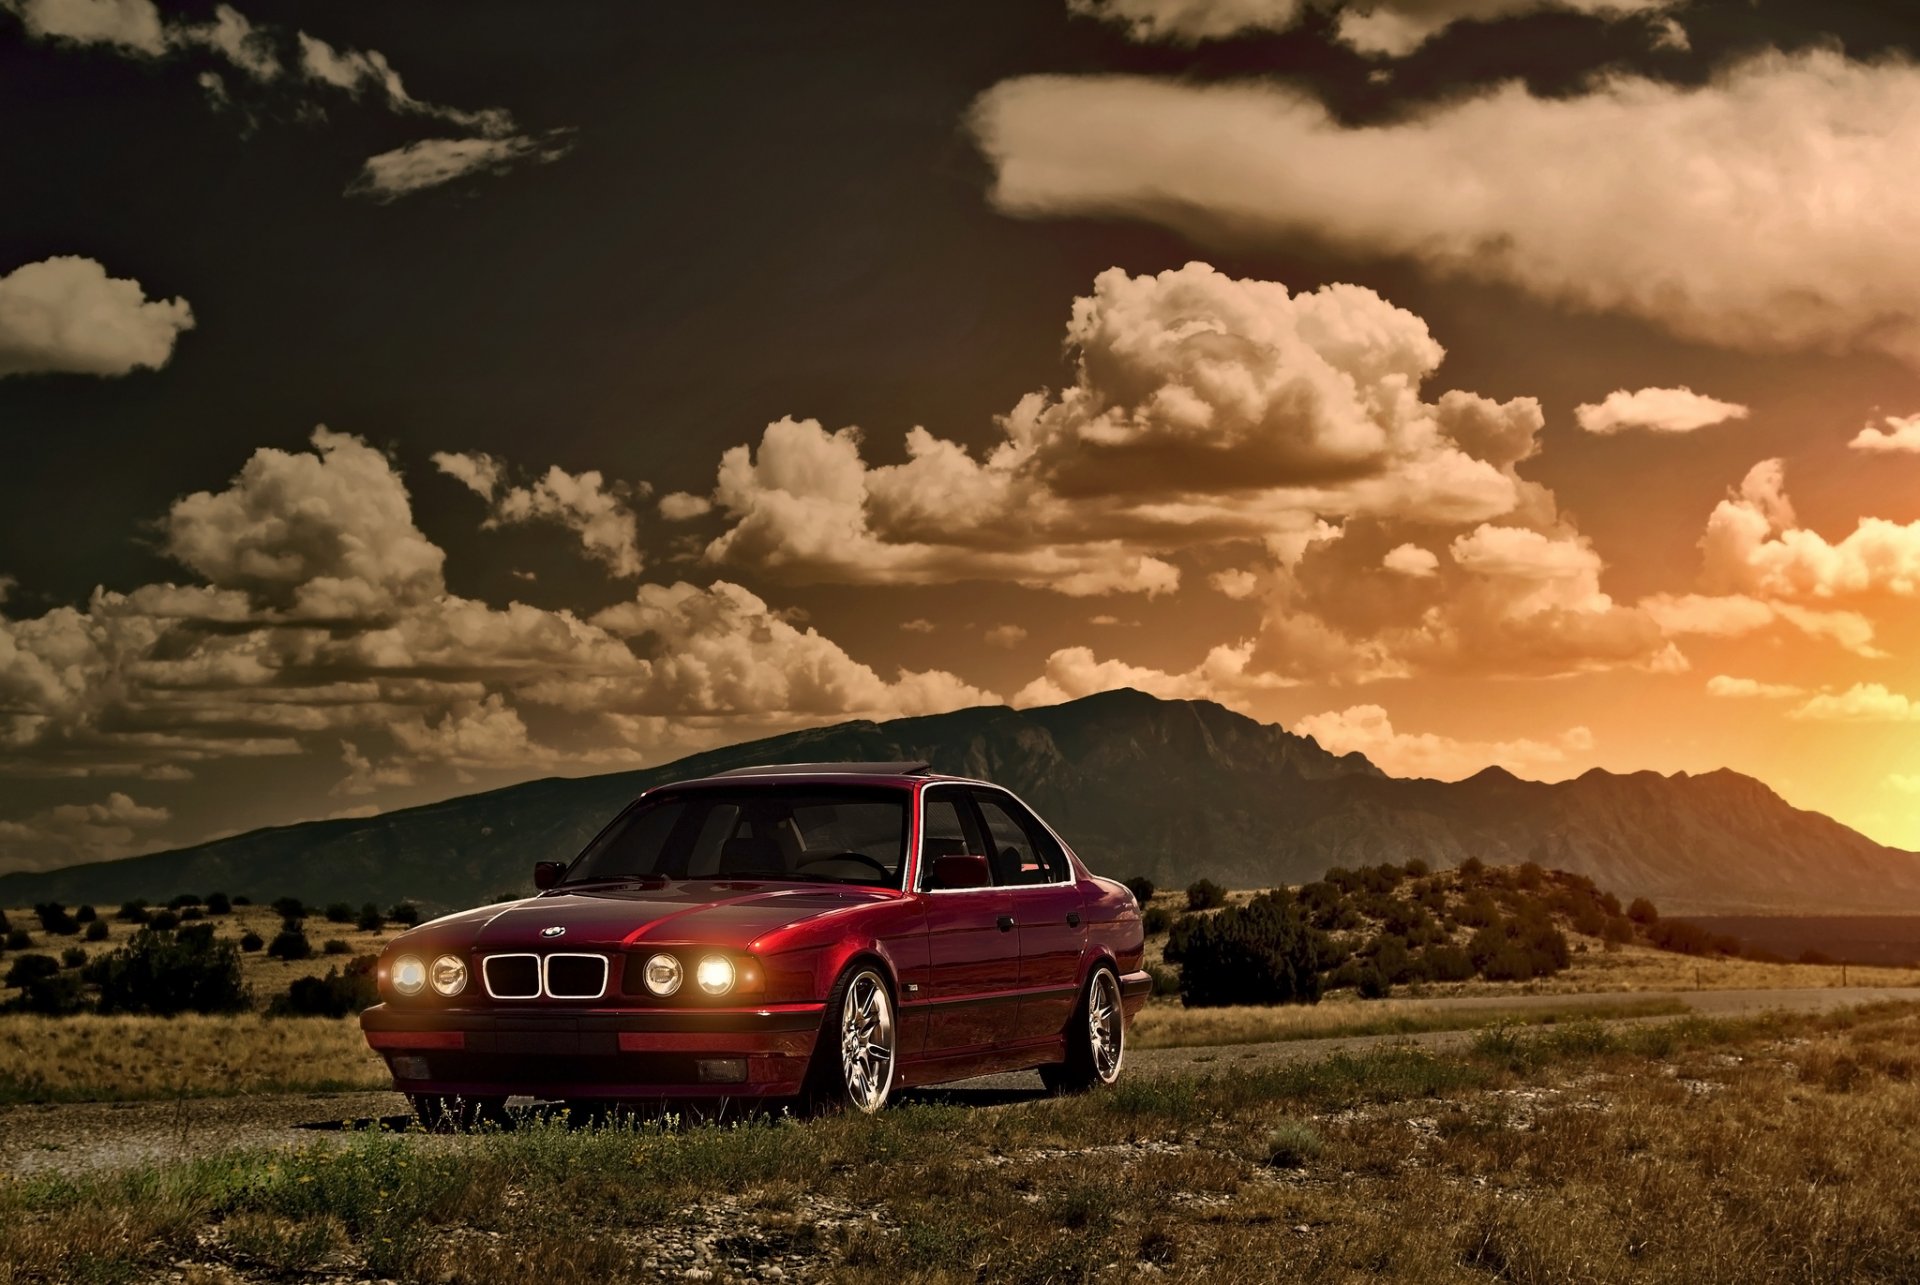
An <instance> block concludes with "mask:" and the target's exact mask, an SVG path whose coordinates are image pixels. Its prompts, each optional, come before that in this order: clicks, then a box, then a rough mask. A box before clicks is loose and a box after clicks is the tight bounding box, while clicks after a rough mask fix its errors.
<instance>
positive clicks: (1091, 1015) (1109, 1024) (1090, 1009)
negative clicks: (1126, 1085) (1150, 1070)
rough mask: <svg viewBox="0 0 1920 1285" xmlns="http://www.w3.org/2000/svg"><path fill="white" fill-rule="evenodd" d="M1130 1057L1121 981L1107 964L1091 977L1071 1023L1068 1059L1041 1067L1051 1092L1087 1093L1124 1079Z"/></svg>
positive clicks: (1044, 1080) (1041, 1078)
mask: <svg viewBox="0 0 1920 1285" xmlns="http://www.w3.org/2000/svg"><path fill="white" fill-rule="evenodd" d="M1126 1056H1127V1014H1126V1009H1125V1008H1124V1007H1123V1006H1122V1004H1121V1000H1120V979H1119V978H1118V977H1117V976H1115V975H1114V971H1113V970H1112V969H1111V968H1108V967H1107V966H1106V965H1104V964H1101V965H1099V966H1097V967H1096V968H1095V969H1094V970H1093V972H1092V973H1090V974H1088V976H1087V984H1086V987H1085V989H1083V990H1082V991H1081V992H1080V1002H1079V1003H1078V1004H1077V1005H1075V1006H1074V1010H1073V1018H1072V1020H1070V1021H1069V1022H1068V1023H1067V1060H1066V1061H1065V1062H1058V1063H1055V1064H1053V1065H1052V1066H1043V1067H1041V1068H1040V1081H1041V1083H1043V1084H1045V1085H1046V1086H1047V1090H1048V1092H1051V1093H1085V1092H1086V1091H1087V1090H1088V1089H1095V1088H1099V1087H1100V1086H1101V1085H1103V1084H1112V1083H1113V1082H1114V1081H1115V1080H1117V1079H1119V1078H1120V1065H1121V1063H1122V1062H1124V1061H1125V1060H1126Z"/></svg>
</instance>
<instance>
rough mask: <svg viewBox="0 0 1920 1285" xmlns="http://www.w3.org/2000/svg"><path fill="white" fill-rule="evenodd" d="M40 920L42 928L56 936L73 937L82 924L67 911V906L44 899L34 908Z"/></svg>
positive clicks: (35, 914)
mask: <svg viewBox="0 0 1920 1285" xmlns="http://www.w3.org/2000/svg"><path fill="white" fill-rule="evenodd" d="M33 913H34V916H35V917H36V918H38V919H39V920H40V927H41V930H42V931H44V932H46V933H49V934H51V935H52V936H55V937H72V936H74V935H75V934H77V933H78V932H79V931H80V924H79V922H78V921H77V920H75V919H74V917H73V916H72V915H70V914H68V913H67V908H66V907H65V906H62V905H61V904H60V903H59V902H57V901H43V902H41V903H40V904H39V905H37V906H35V907H34V908H33Z"/></svg>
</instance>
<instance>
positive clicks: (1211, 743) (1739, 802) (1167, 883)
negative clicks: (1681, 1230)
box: [0, 690, 1920, 914]
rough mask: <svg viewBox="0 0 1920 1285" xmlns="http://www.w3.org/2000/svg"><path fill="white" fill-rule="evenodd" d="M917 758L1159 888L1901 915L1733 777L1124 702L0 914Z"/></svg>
mask: <svg viewBox="0 0 1920 1285" xmlns="http://www.w3.org/2000/svg"><path fill="white" fill-rule="evenodd" d="M896 759H924V760H926V761H929V762H931V763H932V764H934V766H935V767H936V768H937V769H938V770H940V771H944V772H952V773H957V774H960V775H964V776H974V777H980V778H984V779H988V780H993V781H997V782H999V783H1000V784H1003V785H1006V786H1008V787H1009V788H1011V789H1013V790H1014V791H1015V792H1016V793H1018V794H1020V795H1021V796H1022V797H1023V798H1025V799H1026V800H1027V801H1028V802H1029V803H1031V804H1032V805H1033V806H1034V807H1035V808H1036V809H1038V810H1039V811H1040V813H1041V814H1042V815H1043V816H1045V817H1046V818H1047V819H1048V820H1049V821H1051V822H1052V823H1053V825H1054V826H1055V827H1056V828H1057V829H1058V830H1059V831H1060V832H1061V833H1062V834H1063V835H1064V836H1065V837H1066V839H1067V840H1068V842H1069V843H1071V844H1072V845H1073V847H1074V849H1075V850H1076V851H1077V852H1079V853H1080V855H1081V856H1082V858H1083V859H1084V860H1086V862H1087V863H1088V864H1089V865H1090V866H1091V867H1092V868H1093V869H1095V870H1096V871H1098V872H1100V873H1102V874H1109V875H1115V876H1120V877H1126V876H1130V875H1136V874H1143V875H1146V876H1147V877H1149V878H1151V879H1153V880H1154V881H1155V882H1156V883H1158V884H1160V885H1161V886H1163V887H1184V886H1185V885H1186V884H1188V883H1190V882H1192V881H1193V880H1195V879H1199V878H1201V877H1206V878H1211V879H1213V880H1215V881H1216V882H1219V883H1223V884H1225V885H1227V886H1228V887H1238V888H1253V887H1269V886H1272V885H1275V884H1278V883H1300V882H1304V881H1306V880H1310V879H1314V878H1317V877H1318V876H1319V875H1320V874H1321V873H1323V872H1324V871H1325V870H1326V869H1328V868H1329V867H1331V866H1335V865H1347V866H1353V865H1361V864H1372V863H1377V862H1382V861H1391V862H1394V863H1396V864H1398V863H1404V862H1405V861H1407V860H1409V859H1412V858H1415V857H1418V858H1421V859H1423V860H1425V861H1427V862H1428V863H1429V864H1430V865H1432V866H1434V867H1436V868H1439V867H1445V866H1452V865H1457V864H1459V863H1460V862H1462V861H1464V860H1466V859H1467V858H1468V857H1478V858H1480V859H1481V860H1482V861H1484V862H1487V863H1488V864H1511V863H1517V862H1521V861H1537V862H1539V863H1540V864H1541V865H1544V866H1548V867H1552V868H1557V869H1561V870H1569V871H1573V872H1576V873H1579V874H1585V875H1590V876H1591V877H1592V878H1593V879H1594V880H1596V881H1597V882H1598V883H1599V884H1600V886H1601V887H1603V888H1605V889H1608V890H1610V891H1613V892H1615V893H1617V894H1619V895H1621V896H1623V897H1631V896H1647V897H1650V898H1652V899H1653V900H1654V901H1655V902H1656V903H1657V904H1659V905H1660V906H1661V907H1662V908H1663V909H1665V910H1668V911H1682V912H1687V913H1709V912H1720V913H1739V912H1743V911H1747V912H1751V911H1761V912H1765V911H1788V910H1790V911H1795V912H1798V913H1802V914H1804V913H1809V912H1823V911H1824V912H1839V911H1877V912H1881V913H1887V912H1895V911H1920V854H1915V853H1911V852H1904V851H1901V850H1899V849H1895V848H1888V847H1884V846H1882V845H1881V844H1878V843H1875V842H1873V841H1872V840H1870V839H1868V838H1867V837H1866V836H1864V835H1862V834H1860V833H1858V832H1856V831H1854V830H1851V829H1849V828H1847V827H1846V826H1844V825H1841V824H1840V823H1839V822H1837V821H1834V820H1833V819H1831V818H1829V817H1826V816H1822V815H1821V814H1819V813H1817V812H1808V811H1803V810H1801V809H1798V808H1795V807H1792V806H1791V805H1789V804H1788V803H1787V802H1786V801H1785V800H1783V799H1781V798H1780V797H1779V796H1778V795H1777V794H1775V793H1774V792H1773V791H1772V790H1770V789H1769V788H1768V787H1767V786H1766V785H1764V784H1762V783H1761V782H1759V781H1757V780H1754V779H1753V778H1752V777H1747V776H1742V775H1740V774H1739V773H1736V772H1731V771H1726V770H1721V771H1716V772H1707V773H1703V774H1699V775H1688V774H1687V773H1684V772H1681V773H1675V774H1673V775H1671V776H1662V775H1659V774H1658V773H1654V772H1632V773H1626V774H1616V773H1610V772H1604V771H1600V770H1598V769H1595V770H1593V771H1590V772H1587V773H1586V774H1584V775H1582V776H1579V777H1577V778H1575V779H1573V780H1568V781H1560V782H1552V783H1547V782H1538V781H1525V780H1521V779H1520V778H1518V777H1516V776H1514V775H1513V774H1511V773H1509V772H1507V771H1504V770H1503V769H1500V768H1488V769H1487V770H1485V771H1483V772H1481V773H1479V774H1478V775H1476V776H1472V777H1469V778H1467V779H1466V780H1463V781H1453V782H1446V781H1431V780H1412V779H1404V778H1397V777H1391V776H1388V775H1387V774H1386V773H1384V772H1382V771H1381V770H1380V769H1379V768H1378V767H1376V766H1375V765H1374V764H1373V763H1372V762H1370V761H1369V760H1368V759H1367V758H1365V757H1364V756H1363V755H1360V754H1357V753H1354V754H1344V755H1336V754H1332V753H1330V752H1328V751H1327V750H1326V749H1324V748H1322V747H1321V746H1320V745H1319V744H1318V743H1316V742H1315V741H1314V740H1313V739H1312V738H1311V737H1304V736H1297V735H1295V734H1293V733H1291V732H1288V731H1286V730H1285V729H1283V728H1280V727H1276V726H1272V725H1269V724H1264V723H1260V722H1256V721H1255V720H1253V719H1250V718H1247V717H1244V716H1242V715H1240V714H1236V713H1234V712H1233V711H1231V710H1228V709H1225V708H1223V707H1221V706H1219V705H1216V704H1213V703H1211V702H1207V701H1167V700H1160V699H1157V698H1155V697H1152V696H1148V695H1145V694H1143V693H1141V692H1137V691H1131V690H1122V691H1114V692H1106V693H1103V694H1100V695H1097V696H1089V697H1086V698H1085V699H1082V700H1076V701H1071V702H1068V703H1065V704H1061V705H1053V706H1047V707H1044V708H1038V709H1025V710H1015V709H1008V708H1004V707H981V708H976V709H965V710H958V711H955V712H953V713H949V714H937V715H930V716H927V717H922V718H910V719H898V720H894V721H891V722H887V723H872V722H851V723H842V724H839V725H837V726H833V727H825V728H816V729H810V730H806V731H800V732H793V733H790V734H787V735H784V736H777V737H773V738H770V739H766V740H760V741H754V742H750V743H746V744H741V745H734V746H729V747H727V748H725V749H719V750H712V751H709V752H707V753H703V754H697V755H694V756H692V757H690V758H685V759H682V760H680V761H678V762H675V763H670V764H667V765H665V766H662V767H657V768H650V769H647V770H644V771H635V772H618V773H612V774H608V775H602V776H592V777H579V778H552V779H547V780H540V781H530V782H527V783H525V784H521V785H514V786H509V787H506V788H504V789H497V790H490V791H487V792H485V793H481V794H472V795H467V796H464V797H461V798H454V799H447V800H445V801H443V802H439V803H433V804H429V805H426V806H423V807H414V808H407V809H404V810H401V811H395V812H390V813H385V814H382V815H379V816H373V817H365V818H354V819H346V820H330V821H312V822H305V823H302V824H298V825H290V826H283V827H277V828H274V829H266V830H257V831H254V832H251V833H248V834H241V835H235V836H233V837H230V838H224V839H219V840H216V841H214V842H211V843H204V844H199V845H196V846H194V847H188V848H180V849H176V850H173V851H170V852H160V853H154V854H150V855H147V856H141V857H130V858H126V859H124V860H118V861H108V862H97V863H93V864H88V865H80V866H71V867H67V868H65V869H60V870H53V871H46V872H40V873H22V874H13V875H8V876H5V877H0V905H5V906H19V905H28V904H32V903H35V902H41V901H51V900H58V901H62V902H66V903H70V904H71V903H78V902H91V903H95V904H113V903H118V902H120V901H123V900H126V899H129V898H133V897H146V898H149V899H158V898H165V897H170V896H172V895H174V894H176V893H180V892H184V891H191V892H202V893H204V892H207V891H211V890H214V889H219V890H223V891H225V892H228V893H229V894H246V895H249V896H252V897H254V898H255V899H256V900H259V899H263V898H272V897H279V896H297V897H300V898H302V899H304V900H306V901H308V902H309V903H326V902H333V901H351V902H353V903H356V904H357V903H359V902H362V901H376V902H379V903H380V904H382V905H386V904H388V903H390V902H394V901H399V900H414V901H418V902H420V903H422V904H423V905H426V906H428V907H430V908H449V907H455V906H460V905H465V904H470V903H473V902H476V901H480V900H482V899H485V898H486V897H488V896H490V895H493V894H495V893H499V892H506V891H511V890H521V891H525V890H527V889H528V887H529V882H528V881H529V872H530V871H531V868H532V866H533V863H534V862H535V861H540V860H564V859H566V858H569V857H571V856H572V855H573V854H574V853H575V852H577V851H578V850H579V848H580V847H581V845H582V844H584V843H585V842H586V841H587V839H589V838H590V837H591V836H592V835H593V834H594V832H595V831H597V830H598V829H599V828H600V826H601V825H602V824H604V823H605V822H606V821H607V819H608V818H610V817H611V816H612V815H613V814H614V813H615V812H616V811H618V810H619V808H620V807H621V806H622V805H624V804H625V803H626V802H627V801H628V800H630V799H631V798H633V796H634V795H636V794H638V793H639V792H640V791H641V790H644V789H647V788H649V787H652V786H654V785H659V784H662V783H665V782H669V781H673V780H678V779H684V778H687V777H693V776H700V775H705V774H708V773H712V772H717V771H722V770H725V769H727V768H732V767H741V766H746V765H749V764H756V763H777V762H818V761H832V760H863V761H874V760H896Z"/></svg>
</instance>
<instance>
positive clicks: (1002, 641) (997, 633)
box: [982, 625, 1027, 649]
mask: <svg viewBox="0 0 1920 1285" xmlns="http://www.w3.org/2000/svg"><path fill="white" fill-rule="evenodd" d="M982 640H983V641H984V642H985V643H986V644H987V646H989V647H1006V648H1008V649H1012V648H1014V647H1018V646H1019V645H1020V644H1021V643H1023V642H1025V641H1026V640H1027V630H1026V627H1025V626H1024V625H995V626H994V627H993V628H991V629H989V630H987V632H986V633H985V634H984V635H982Z"/></svg>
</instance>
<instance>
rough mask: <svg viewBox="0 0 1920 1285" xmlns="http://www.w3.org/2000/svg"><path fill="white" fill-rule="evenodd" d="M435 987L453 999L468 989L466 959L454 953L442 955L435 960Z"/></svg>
mask: <svg viewBox="0 0 1920 1285" xmlns="http://www.w3.org/2000/svg"><path fill="white" fill-rule="evenodd" d="M432 980H433V989H435V990H437V991H439V992H440V993H441V994H442V995H445V996H446V997H447V998H448V999H452V998H453V997H454V996H455V995H458V994H459V993H460V992H461V991H463V990H465V989H467V965H466V961H464V960H462V959H460V958H459V957H457V956H454V955H442V956H440V958H438V959H436V960H434V961H433V979H432Z"/></svg>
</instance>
